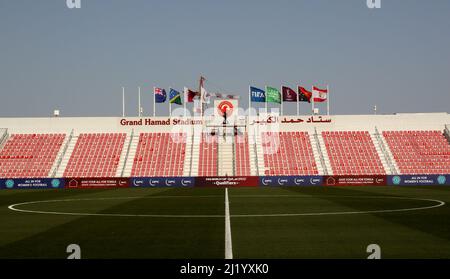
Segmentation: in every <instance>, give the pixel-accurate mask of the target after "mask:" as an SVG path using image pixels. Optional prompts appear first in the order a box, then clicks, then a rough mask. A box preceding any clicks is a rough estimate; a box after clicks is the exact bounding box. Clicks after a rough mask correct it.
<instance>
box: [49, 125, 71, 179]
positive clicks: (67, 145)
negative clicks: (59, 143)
mask: <svg viewBox="0 0 450 279" xmlns="http://www.w3.org/2000/svg"><path fill="white" fill-rule="evenodd" d="M72 138H73V129H72V131H70V134H69V138H68V139H67V141H66V144H65V145H64V148H63V152H62V154H61V156H59V158H58V161H57V163H56V166H55V169H54V170H53V172H52V175H51V177H55V176H56V173H57V172H58V169H59V167H60V166H61V162H62V160H63V158H64V156H65V155H66V152H67V149H68V148H69V144H70V142H71V141H72Z"/></svg>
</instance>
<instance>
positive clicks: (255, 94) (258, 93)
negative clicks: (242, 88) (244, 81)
mask: <svg viewBox="0 0 450 279" xmlns="http://www.w3.org/2000/svg"><path fill="white" fill-rule="evenodd" d="M250 99H251V101H252V102H255V103H259V102H265V101H266V92H265V91H264V90H262V89H259V88H256V87H253V86H250Z"/></svg>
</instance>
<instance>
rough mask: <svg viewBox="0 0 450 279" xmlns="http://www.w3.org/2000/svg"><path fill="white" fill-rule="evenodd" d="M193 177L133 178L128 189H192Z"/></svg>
mask: <svg viewBox="0 0 450 279" xmlns="http://www.w3.org/2000/svg"><path fill="white" fill-rule="evenodd" d="M194 185H195V178H194V177H133V178H130V187H192V186H194Z"/></svg>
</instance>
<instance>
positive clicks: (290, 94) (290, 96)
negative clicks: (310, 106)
mask: <svg viewBox="0 0 450 279" xmlns="http://www.w3.org/2000/svg"><path fill="white" fill-rule="evenodd" d="M281 92H282V93H283V102H297V92H295V91H294V90H292V89H291V88H289V87H287V86H282V87H281Z"/></svg>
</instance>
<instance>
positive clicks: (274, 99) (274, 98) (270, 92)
mask: <svg viewBox="0 0 450 279" xmlns="http://www.w3.org/2000/svg"><path fill="white" fill-rule="evenodd" d="M266 101H267V102H268V103H278V104H281V94H280V91H279V90H278V89H276V88H274V87H270V86H266Z"/></svg>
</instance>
